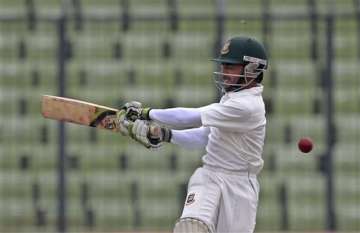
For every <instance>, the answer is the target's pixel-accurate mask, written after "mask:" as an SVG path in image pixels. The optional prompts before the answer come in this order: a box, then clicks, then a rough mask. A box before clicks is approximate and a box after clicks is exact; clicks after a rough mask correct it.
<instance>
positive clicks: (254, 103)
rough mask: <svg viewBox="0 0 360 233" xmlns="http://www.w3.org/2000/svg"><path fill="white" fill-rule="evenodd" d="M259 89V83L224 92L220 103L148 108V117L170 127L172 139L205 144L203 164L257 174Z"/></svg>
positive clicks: (261, 132)
mask: <svg viewBox="0 0 360 233" xmlns="http://www.w3.org/2000/svg"><path fill="white" fill-rule="evenodd" d="M262 91H263V86H262V85H258V86H256V87H252V88H250V89H245V90H241V91H238V92H228V93H226V94H225V95H224V96H223V97H222V98H221V100H220V103H215V104H210V105H208V106H205V107H201V108H169V109H152V110H151V111H150V118H151V119H152V120H155V121H157V122H158V123H160V124H164V125H167V126H168V127H170V128H172V129H173V130H172V135H173V136H172V139H171V142H172V143H174V144H177V145H180V146H183V147H186V148H204V147H205V148H206V154H205V155H204V156H203V159H202V160H203V163H204V164H206V165H209V166H212V167H214V168H223V169H226V170H230V171H249V172H251V173H254V174H257V173H259V172H260V170H261V169H262V167H263V164H264V161H263V159H262V156H261V155H262V151H263V145H264V140H265V124H266V119H265V106H264V101H263V99H262V95H261V94H262ZM174 128H183V130H174ZM184 128H185V130H184ZM189 128H190V129H189Z"/></svg>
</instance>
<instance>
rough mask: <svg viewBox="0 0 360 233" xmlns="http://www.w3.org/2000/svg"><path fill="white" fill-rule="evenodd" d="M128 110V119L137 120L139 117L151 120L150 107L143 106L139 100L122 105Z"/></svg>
mask: <svg viewBox="0 0 360 233" xmlns="http://www.w3.org/2000/svg"><path fill="white" fill-rule="evenodd" d="M122 109H124V110H125V111H126V119H127V120H130V121H132V122H135V121H136V120H137V119H140V120H150V117H149V112H150V110H151V109H150V108H143V107H142V104H141V103H140V102H137V101H131V102H128V103H126V104H124V106H123V107H122Z"/></svg>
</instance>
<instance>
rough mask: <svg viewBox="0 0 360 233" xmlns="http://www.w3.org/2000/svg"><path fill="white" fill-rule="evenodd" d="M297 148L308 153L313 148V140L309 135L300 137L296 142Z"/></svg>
mask: <svg viewBox="0 0 360 233" xmlns="http://www.w3.org/2000/svg"><path fill="white" fill-rule="evenodd" d="M298 147H299V150H300V151H301V152H303V153H309V152H310V151H311V150H312V149H313V142H312V140H311V138H309V137H303V138H300V140H299V142H298Z"/></svg>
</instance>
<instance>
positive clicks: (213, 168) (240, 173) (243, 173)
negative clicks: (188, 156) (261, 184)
mask: <svg viewBox="0 0 360 233" xmlns="http://www.w3.org/2000/svg"><path fill="white" fill-rule="evenodd" d="M203 168H205V169H207V170H210V171H214V172H221V173H225V174H230V175H237V176H248V177H254V178H256V174H255V173H251V172H250V171H248V170H244V171H242V170H229V169H225V168H222V167H216V166H211V165H208V164H204V165H203Z"/></svg>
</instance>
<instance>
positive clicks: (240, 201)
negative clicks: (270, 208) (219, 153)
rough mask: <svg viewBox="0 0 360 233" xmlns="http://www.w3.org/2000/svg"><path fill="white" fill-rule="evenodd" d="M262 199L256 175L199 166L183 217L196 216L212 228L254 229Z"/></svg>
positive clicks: (229, 232) (221, 231)
mask: <svg viewBox="0 0 360 233" xmlns="http://www.w3.org/2000/svg"><path fill="white" fill-rule="evenodd" d="M258 200H259V183H258V181H257V178H256V175H253V174H249V173H247V172H242V173H240V172H239V173H236V172H227V171H223V170H222V171H219V170H218V169H216V170H215V169H213V168H210V167H207V166H206V165H205V166H204V167H201V168H198V169H197V170H196V171H195V172H194V174H193V175H192V176H191V178H190V181H189V184H188V193H187V197H186V200H185V204H184V209H183V212H182V215H181V218H185V217H190V218H196V219H199V220H201V221H203V222H204V223H206V224H207V225H208V227H209V228H210V230H211V232H217V233H235V232H236V233H252V232H254V229H255V222H256V210H257V205H258Z"/></svg>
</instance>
